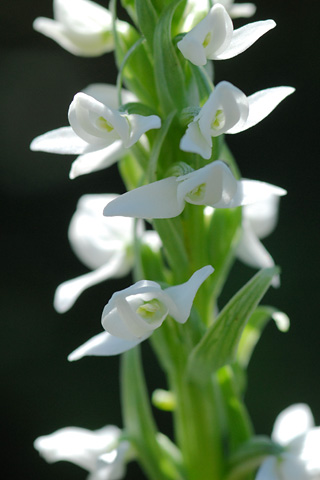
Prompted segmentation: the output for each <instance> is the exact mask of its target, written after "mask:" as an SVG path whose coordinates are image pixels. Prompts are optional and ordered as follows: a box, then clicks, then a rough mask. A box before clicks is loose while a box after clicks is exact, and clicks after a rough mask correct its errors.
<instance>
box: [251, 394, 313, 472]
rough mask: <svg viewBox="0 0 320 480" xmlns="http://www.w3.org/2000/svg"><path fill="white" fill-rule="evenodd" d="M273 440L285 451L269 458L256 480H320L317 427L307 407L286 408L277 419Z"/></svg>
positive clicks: (293, 406)
mask: <svg viewBox="0 0 320 480" xmlns="http://www.w3.org/2000/svg"><path fill="white" fill-rule="evenodd" d="M272 439H273V440H274V441H275V442H277V443H279V444H280V445H282V446H283V447H284V448H285V449H284V452H283V453H281V454H280V455H278V456H277V457H275V456H270V457H268V458H267V459H266V460H265V461H264V462H263V463H262V465H261V467H260V469H259V470H258V474H257V476H256V480H318V479H319V478H320V455H319V449H320V428H319V427H315V426H314V419H313V415H312V413H311V410H310V408H309V407H308V405H305V404H303V403H300V404H295V405H292V406H291V407H288V408H287V409H285V410H284V411H283V412H281V413H280V415H279V416H278V417H277V419H276V421H275V424H274V427H273V432H272Z"/></svg>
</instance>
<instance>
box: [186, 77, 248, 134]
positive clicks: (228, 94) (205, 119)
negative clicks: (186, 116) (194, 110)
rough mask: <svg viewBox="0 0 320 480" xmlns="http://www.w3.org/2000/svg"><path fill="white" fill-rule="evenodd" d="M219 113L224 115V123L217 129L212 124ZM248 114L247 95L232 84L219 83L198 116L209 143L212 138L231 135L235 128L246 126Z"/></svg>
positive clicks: (201, 128)
mask: <svg viewBox="0 0 320 480" xmlns="http://www.w3.org/2000/svg"><path fill="white" fill-rule="evenodd" d="M219 111H221V113H222V115H223V121H222V122H220V123H221V124H220V125H218V126H216V127H215V126H213V125H212V124H213V123H214V122H215V119H216V114H217V113H218V112H219ZM248 114H249V105H248V99H247V97H246V96H245V94H244V93H243V92H242V91H241V90H240V89H239V88H237V87H235V86H234V85H232V83H230V82H226V81H223V82H219V83H218V85H216V87H215V88H214V90H213V92H212V93H211V94H210V96H209V98H208V100H207V101H206V103H205V104H204V105H203V107H202V109H201V110H200V113H199V115H198V118H199V126H200V130H201V133H202V135H204V137H205V138H206V139H207V141H209V139H210V137H216V136H218V135H221V134H222V133H229V132H230V131H232V130H233V128H241V127H242V126H243V125H245V124H246V122H247V119H248ZM196 119H197V117H196Z"/></svg>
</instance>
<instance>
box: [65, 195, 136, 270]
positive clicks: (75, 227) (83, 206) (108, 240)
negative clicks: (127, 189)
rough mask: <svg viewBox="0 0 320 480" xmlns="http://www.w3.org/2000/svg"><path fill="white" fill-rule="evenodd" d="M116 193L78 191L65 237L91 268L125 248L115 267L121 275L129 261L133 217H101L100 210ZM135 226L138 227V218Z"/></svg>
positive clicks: (129, 264)
mask: <svg viewBox="0 0 320 480" xmlns="http://www.w3.org/2000/svg"><path fill="white" fill-rule="evenodd" d="M117 197H118V195H114V194H96V195H95V194H91V195H82V197H81V198H80V199H79V201H78V203H77V209H76V211H75V213H74V214H73V216H72V218H71V221H70V225H69V229H68V239H69V242H70V244H71V247H72V250H73V251H74V253H75V254H76V255H77V257H78V258H79V259H80V260H81V262H82V263H83V264H84V265H86V266H87V267H88V268H89V269H91V270H95V269H97V268H99V267H102V266H103V265H105V264H106V263H109V262H110V261H111V260H112V258H113V257H114V255H116V256H118V255H119V254H120V255H123V254H124V253H125V252H126V256H125V259H124V262H123V264H122V265H121V268H119V270H118V273H119V276H122V275H125V274H126V273H127V272H128V271H129V269H130V268H131V264H132V262H131V255H130V253H129V252H128V246H129V245H131V244H132V242H133V232H134V220H133V219H131V218H117V219H115V218H105V217H104V216H103V214H102V212H103V207H104V206H105V205H106V204H108V203H109V202H111V200H114V199H115V198H117ZM139 227H140V230H141V229H142V225H141V222H139ZM142 231H143V230H142ZM138 233H140V232H138Z"/></svg>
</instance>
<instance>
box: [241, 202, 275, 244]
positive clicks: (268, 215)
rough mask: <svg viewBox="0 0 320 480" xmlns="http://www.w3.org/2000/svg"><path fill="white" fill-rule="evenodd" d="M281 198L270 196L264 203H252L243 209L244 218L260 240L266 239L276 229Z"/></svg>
mask: <svg viewBox="0 0 320 480" xmlns="http://www.w3.org/2000/svg"><path fill="white" fill-rule="evenodd" d="M278 210H279V197H277V196H276V195H270V196H269V197H268V198H266V200H265V201H264V202H258V203H252V204H250V205H246V206H244V207H243V209H242V218H243V219H245V220H246V221H247V222H248V223H249V224H250V226H251V228H252V230H253V231H254V233H255V234H256V235H257V236H258V237H259V238H265V237H267V236H268V235H270V233H272V232H273V230H274V229H275V227H276V224H277V221H278Z"/></svg>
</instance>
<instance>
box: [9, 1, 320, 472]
mask: <svg viewBox="0 0 320 480" xmlns="http://www.w3.org/2000/svg"><path fill="white" fill-rule="evenodd" d="M98 3H100V4H102V5H104V4H105V5H106V3H107V2H103V1H100V2H98ZM256 5H257V7H258V8H257V13H256V15H255V17H253V19H252V21H253V20H262V19H267V18H273V19H275V21H276V22H277V24H278V26H277V28H276V29H275V30H272V31H271V32H270V33H268V34H266V36H265V37H263V38H262V39H260V40H259V41H258V43H257V44H256V45H255V46H253V47H251V48H250V49H249V50H248V51H247V52H245V53H243V54H242V55H240V56H239V57H236V58H234V59H231V60H229V61H226V62H216V81H220V80H229V81H231V82H232V83H234V84H235V85H236V86H237V87H239V88H240V89H242V90H243V91H244V92H245V93H246V94H248V95H249V94H251V93H254V92H255V91H257V90H260V89H263V88H267V87H272V86H277V85H292V86H294V87H296V89H297V92H296V93H295V94H294V95H292V96H290V97H289V98H288V99H287V100H285V101H284V102H283V103H282V104H281V105H280V106H279V107H278V108H277V110H276V111H275V112H274V113H272V114H271V115H270V117H268V118H267V119H266V120H264V121H263V122H262V123H261V124H259V125H258V126H256V127H254V128H253V129H251V130H249V131H248V132H244V133H241V134H239V135H237V136H229V137H228V143H229V145H230V146H231V149H232V151H233V153H234V154H235V156H236V158H237V160H238V163H239V165H240V168H241V171H242V174H243V176H245V177H249V178H254V179H259V180H263V181H268V182H270V183H274V184H276V185H279V186H281V187H284V188H286V189H287V190H288V192H289V193H288V196H287V197H285V198H283V199H282V200H281V210H280V222H279V225H278V228H277V230H276V231H275V232H274V234H273V235H272V236H271V237H270V238H268V239H266V240H265V242H264V243H265V245H266V246H267V248H268V249H269V251H270V252H271V253H272V255H273V256H274V258H275V261H276V262H277V263H278V264H279V265H280V266H281V267H282V288H281V289H280V290H271V291H270V292H269V293H268V294H267V297H266V299H265V300H264V303H270V304H272V305H275V306H277V307H278V308H279V309H281V310H283V311H285V312H286V313H287V314H288V315H289V317H290V319H291V324H292V326H291V329H290V331H289V333H287V334H282V333H279V332H278V331H277V330H276V328H275V326H274V325H273V324H271V323H270V325H269V326H268V327H267V329H266V331H265V333H264V336H263V337H262V340H261V342H260V344H259V346H258V348H257V350H256V351H255V354H254V357H253V361H252V364H251V365H250V368H249V385H248V393H247V396H246V399H247V404H248V407H249V411H250V413H251V414H252V417H253V420H254V424H255V426H256V431H257V433H266V434H268V433H270V431H271V428H272V425H273V421H274V419H275V417H276V415H277V414H278V413H279V412H280V411H281V410H282V409H283V408H285V407H287V406H288V405H289V404H292V403H295V402H300V401H302V402H307V403H308V404H310V406H311V408H312V410H313V412H314V414H315V417H316V420H317V423H318V424H319V423H320V389H319V385H318V372H319V364H320V362H319V353H318V351H319V350H318V349H319V347H318V338H319V333H320V327H319V323H318V297H319V290H318V278H319V214H318V208H317V200H318V197H317V195H316V194H317V192H318V179H317V177H316V175H315V168H316V165H317V163H318V158H316V141H317V140H318V138H317V137H318V128H319V114H318V112H319V102H318V100H319V93H318V91H319V90H318V88H319V87H318V83H319V60H318V59H319V54H318V47H319V45H318V44H317V43H316V42H315V38H316V34H317V31H318V27H319V11H320V9H319V4H318V2H316V1H312V0H306V1H304V2H300V1H298V0H292V1H290V2H289V1H285V0H284V1H282V2H279V1H276V0H268V1H263V0H257V1H256ZM0 13H1V29H0V32H1V65H2V68H1V72H2V73H1V76H0V94H1V113H2V114H3V120H2V127H1V130H0V132H1V136H2V139H1V147H2V148H1V161H0V169H1V176H0V189H1V190H0V195H1V205H2V216H1V220H2V222H1V223H2V225H1V253H2V275H1V277H2V278H1V279H2V286H1V302H0V309H1V330H2V335H1V365H2V366H3V372H2V394H1V400H2V402H3V406H2V409H1V411H2V415H3V424H4V426H3V440H4V441H5V449H4V450H5V454H6V455H5V458H4V461H3V462H2V467H3V468H4V469H5V470H8V472H10V478H25V479H34V480H38V479H39V480H40V479H42V478H46V479H47V480H50V479H54V478H57V476H59V477H60V478H61V479H67V478H70V477H72V478H74V479H84V478H85V477H86V473H85V472H84V471H83V470H81V469H79V468H77V467H74V466H72V465H70V464H68V463H65V462H64V463H59V464H55V465H52V466H49V465H47V464H46V463H45V462H44V461H43V460H42V459H40V458H39V456H38V454H37V452H35V451H34V450H33V447H32V443H33V440H34V439H35V438H36V437H37V436H39V435H42V434H48V433H51V432H53V431H54V430H56V429H58V428H61V427H64V426H68V425H76V426H82V427H85V428H89V429H96V428H100V427H101V426H103V425H105V424H110V423H111V424H116V425H119V426H121V414H120V402H119V381H118V369H119V358H117V357H115V358H112V357H111V358H87V359H84V360H82V361H80V362H75V363H71V364H70V363H68V362H67V361H66V357H67V355H68V353H70V352H71V351H72V350H73V349H74V348H75V347H77V346H79V345H80V344H81V343H83V342H84V341H85V340H87V339H88V338H90V337H91V336H92V335H94V334H96V333H98V332H99V331H100V329H101V327H100V316H101V311H102V308H103V306H104V305H105V303H107V301H108V299H109V298H110V296H111V294H112V293H113V292H114V291H116V290H119V289H121V288H123V287H125V286H128V285H129V283H130V278H129V277H128V278H126V279H123V280H121V281H119V280H117V281H109V282H106V283H104V284H101V285H99V286H96V287H94V288H92V289H89V290H88V291H86V292H85V293H84V294H83V295H82V296H81V297H80V299H79V300H78V302H77V303H76V305H75V306H74V307H73V309H72V310H71V311H70V312H68V313H66V314H64V315H59V314H57V313H56V312H55V311H54V309H53V307H52V299H53V294H54V291H55V288H56V286H57V285H58V284H59V283H61V282H62V281H64V280H66V279H68V278H73V277H75V276H77V275H81V274H82V273H85V272H86V271H87V270H86V268H85V267H84V266H82V264H81V263H80V262H79V261H78V260H77V258H76V257H75V256H74V255H73V253H72V251H71V249H70V247H69V245H68V240H67V228H68V224H69V220H70V218H71V215H72V213H73V211H74V209H75V206H76V203H77V200H78V198H79V197H80V196H81V195H82V194H85V193H107V192H110V193H111V192H112V193H113V192H115V193H121V192H123V191H124V189H123V186H122V184H121V181H120V180H119V176H118V173H117V167H116V166H114V167H111V168H109V169H108V170H103V171H101V172H97V173H93V174H90V175H86V176H83V177H80V178H78V179H76V180H73V181H71V180H69V179H68V172H69V168H70V164H71V161H72V160H73V158H74V157H73V156H59V155H52V154H45V153H33V152H30V151H29V143H30V141H31V140H32V139H33V138H34V137H35V136H37V135H39V134H41V133H44V132H46V131H48V130H51V129H54V128H57V127H60V126H63V125H67V109H68V106H69V104H70V102H71V100H72V98H73V95H74V94H75V93H76V92H78V91H79V90H81V89H82V88H83V87H85V86H86V85H88V84H90V83H95V82H108V83H115V80H116V70H115V65H114V60H113V56H112V54H107V55H104V56H103V57H100V58H95V59H90V58H89V59H84V58H78V57H74V56H72V55H71V54H69V53H67V52H65V51H64V50H62V49H61V48H60V47H59V46H58V45H56V44H55V43H54V42H53V41H51V40H49V39H47V38H45V37H43V36H42V35H40V34H38V33H36V32H33V30H32V21H33V19H34V18H35V17H37V16H47V17H52V2H51V0H42V2H36V1H31V0H29V1H27V2H26V1H25V0H10V1H9V0H5V1H2V2H1V6H0ZM248 21H251V20H248ZM243 23H245V22H244V21H243V20H237V21H235V26H240V25H242V24H243ZM253 273H254V271H253V270H250V269H249V268H246V267H244V266H242V265H240V264H239V263H237V264H236V265H235V267H234V269H233V271H232V274H231V277H230V280H229V282H228V285H227V287H226V290H225V292H224V294H223V299H224V301H225V300H226V299H227V298H229V297H230V296H231V295H232V294H233V293H234V292H235V291H236V289H237V288H239V287H240V286H241V285H242V284H243V283H245V281H247V280H248V279H249V278H250V277H251V276H252V274H253ZM222 303H223V301H221V305H222ZM143 354H144V357H145V358H146V359H147V360H148V361H147V362H146V373H147V376H148V381H149V385H150V391H152V390H153V389H154V388H156V387H158V386H160V387H165V384H164V379H163V376H162V374H161V372H160V371H159V369H158V367H157V365H156V362H155V360H154V358H153V356H152V354H151V352H150V350H149V347H148V346H147V344H145V345H143ZM157 415H158V417H157V418H158V420H159V424H160V426H161V425H162V424H164V425H165V429H166V431H170V422H169V416H168V414H161V413H160V414H157ZM6 462H7V464H6ZM127 478H132V479H134V478H141V476H140V472H139V470H138V469H137V468H136V467H135V466H133V465H130V466H129V474H128V477H127Z"/></svg>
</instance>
